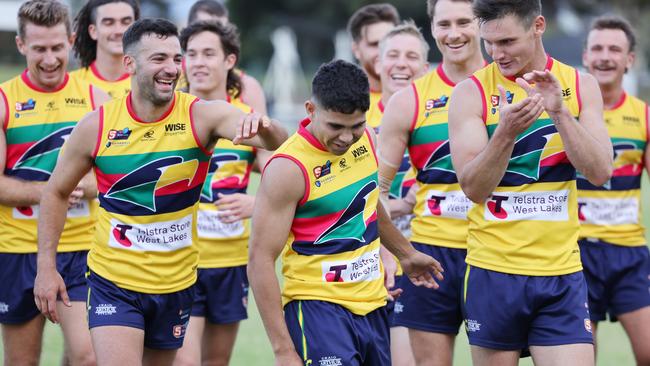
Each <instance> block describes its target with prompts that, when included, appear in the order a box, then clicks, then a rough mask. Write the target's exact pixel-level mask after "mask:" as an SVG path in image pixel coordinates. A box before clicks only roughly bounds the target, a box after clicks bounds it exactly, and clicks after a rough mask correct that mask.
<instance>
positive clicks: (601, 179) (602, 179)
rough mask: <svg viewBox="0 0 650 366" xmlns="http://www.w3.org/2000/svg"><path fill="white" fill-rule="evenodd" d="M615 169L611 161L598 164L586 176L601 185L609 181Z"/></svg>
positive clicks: (591, 181)
mask: <svg viewBox="0 0 650 366" xmlns="http://www.w3.org/2000/svg"><path fill="white" fill-rule="evenodd" d="M613 170H614V167H613V166H612V164H611V162H608V163H607V164H602V165H601V166H597V167H594V168H593V169H591V171H590V172H589V175H587V177H586V178H587V180H588V181H589V183H591V184H593V185H595V186H597V187H600V186H602V185H604V184H605V183H607V182H608V181H609V179H610V178H611V177H612V172H613Z"/></svg>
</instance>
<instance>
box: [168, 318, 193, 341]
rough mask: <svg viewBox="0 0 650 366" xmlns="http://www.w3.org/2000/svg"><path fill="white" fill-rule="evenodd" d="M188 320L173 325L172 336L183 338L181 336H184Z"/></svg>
mask: <svg viewBox="0 0 650 366" xmlns="http://www.w3.org/2000/svg"><path fill="white" fill-rule="evenodd" d="M188 322H189V321H188ZM188 322H185V323H183V324H177V325H174V327H173V328H172V335H173V336H174V338H183V337H185V331H186V330H187V324H188Z"/></svg>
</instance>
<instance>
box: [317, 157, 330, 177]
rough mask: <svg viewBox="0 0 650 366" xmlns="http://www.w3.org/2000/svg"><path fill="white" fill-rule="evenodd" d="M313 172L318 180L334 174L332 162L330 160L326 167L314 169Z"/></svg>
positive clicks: (320, 166) (321, 166)
mask: <svg viewBox="0 0 650 366" xmlns="http://www.w3.org/2000/svg"><path fill="white" fill-rule="evenodd" d="M313 171H314V177H315V178H316V179H318V178H320V177H324V176H326V175H329V174H330V173H331V172H332V162H331V161H329V160H328V161H327V162H325V164H324V165H319V166H316V167H314V169H313Z"/></svg>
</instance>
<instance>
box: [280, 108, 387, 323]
mask: <svg viewBox="0 0 650 366" xmlns="http://www.w3.org/2000/svg"><path fill="white" fill-rule="evenodd" d="M310 122H311V121H310V120H309V119H306V120H304V121H303V122H301V124H300V127H299V129H298V132H297V133H296V134H294V135H293V136H291V137H290V138H289V139H288V140H287V141H285V143H284V144H282V146H280V148H279V149H278V150H277V151H276V153H275V154H274V155H273V157H272V158H271V159H277V158H280V157H282V158H286V159H289V160H291V161H293V162H294V163H295V164H297V165H298V166H299V167H300V169H301V170H302V172H303V176H304V184H305V195H304V197H303V198H302V200H301V201H300V202H299V204H298V206H297V208H296V213H295V218H294V220H293V222H292V224H291V232H290V235H289V238H288V241H287V246H286V247H285V248H284V252H283V255H282V264H283V266H282V275H283V277H284V288H283V291H282V297H283V302H284V304H285V305H286V304H287V303H288V302H290V301H293V300H321V301H327V302H331V303H335V304H339V305H341V306H343V307H345V308H346V309H348V310H349V311H350V312H352V313H354V314H358V315H365V314H367V313H369V312H371V311H373V310H375V309H377V308H379V307H381V306H384V305H385V304H386V295H387V293H386V289H385V288H384V285H383V281H384V268H383V265H382V264H381V260H380V257H379V231H378V225H377V202H378V200H379V189H378V178H377V157H376V156H375V149H374V146H373V142H372V141H371V139H370V135H369V132H368V131H366V133H365V134H364V136H363V137H362V138H361V139H360V140H359V141H357V142H356V143H355V144H353V145H352V146H351V147H350V149H349V150H348V151H347V152H346V153H345V154H343V155H341V156H337V155H334V154H332V153H330V152H328V151H327V150H326V149H325V148H324V147H323V146H322V145H321V143H320V142H319V141H318V140H317V139H316V138H315V137H314V136H313V135H311V133H310V132H309V131H308V130H307V129H306V126H307V125H308V124H309V123H310Z"/></svg>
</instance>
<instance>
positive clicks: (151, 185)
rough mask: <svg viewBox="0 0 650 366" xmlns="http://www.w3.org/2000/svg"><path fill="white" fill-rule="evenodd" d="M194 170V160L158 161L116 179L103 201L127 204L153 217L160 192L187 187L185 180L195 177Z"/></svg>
mask: <svg viewBox="0 0 650 366" xmlns="http://www.w3.org/2000/svg"><path fill="white" fill-rule="evenodd" d="M198 169H199V162H198V160H196V159H192V160H188V161H184V160H183V158H182V157H180V156H168V157H164V158H160V159H157V160H154V161H152V162H149V163H147V164H146V165H144V166H142V167H139V168H137V169H135V170H133V171H132V172H130V173H129V174H127V175H125V176H123V177H122V178H120V179H119V180H118V181H117V182H115V183H114V184H113V185H112V186H111V187H110V188H109V189H108V191H107V192H106V194H105V195H104V199H106V200H108V201H111V200H116V201H123V202H128V203H131V204H133V205H136V206H139V207H143V208H145V209H147V210H149V211H151V212H152V213H153V212H156V203H157V201H158V197H157V193H158V191H159V190H160V189H162V188H170V186H173V187H174V188H178V189H179V190H182V188H187V187H189V186H190V185H191V184H192V181H191V180H190V179H188V178H187V177H188V176H190V177H196V174H197V172H198ZM188 172H191V174H188Z"/></svg>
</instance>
